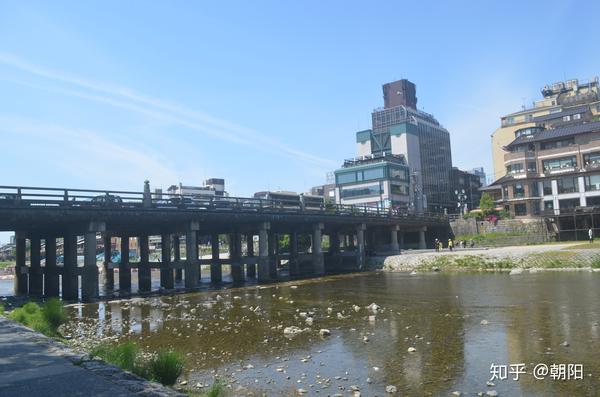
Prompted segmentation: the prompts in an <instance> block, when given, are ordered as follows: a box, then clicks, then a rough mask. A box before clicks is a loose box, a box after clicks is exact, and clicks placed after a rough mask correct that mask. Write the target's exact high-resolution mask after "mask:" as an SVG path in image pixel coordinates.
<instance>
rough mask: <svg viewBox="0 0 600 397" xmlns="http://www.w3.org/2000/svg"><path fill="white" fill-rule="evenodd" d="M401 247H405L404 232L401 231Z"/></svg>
mask: <svg viewBox="0 0 600 397" xmlns="http://www.w3.org/2000/svg"><path fill="white" fill-rule="evenodd" d="M400 249H401V250H403V249H404V233H403V232H400Z"/></svg>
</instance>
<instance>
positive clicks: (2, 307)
mask: <svg viewBox="0 0 600 397" xmlns="http://www.w3.org/2000/svg"><path fill="white" fill-rule="evenodd" d="M0 316H4V305H3V304H2V303H0Z"/></svg>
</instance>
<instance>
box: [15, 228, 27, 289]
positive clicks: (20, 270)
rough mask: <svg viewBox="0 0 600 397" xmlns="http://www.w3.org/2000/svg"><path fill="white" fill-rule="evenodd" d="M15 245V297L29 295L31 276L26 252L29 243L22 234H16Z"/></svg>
mask: <svg viewBox="0 0 600 397" xmlns="http://www.w3.org/2000/svg"><path fill="white" fill-rule="evenodd" d="M15 245H16V247H15V248H16V264H15V279H14V292H15V295H17V296H19V295H27V290H28V286H29V280H28V279H29V274H28V273H27V265H26V264H25V256H26V253H25V250H26V249H27V242H26V240H25V236H23V234H22V233H20V232H16V233H15Z"/></svg>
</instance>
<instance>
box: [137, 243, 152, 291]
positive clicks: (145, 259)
mask: <svg viewBox="0 0 600 397" xmlns="http://www.w3.org/2000/svg"><path fill="white" fill-rule="evenodd" d="M148 240H149V239H148V236H140V237H138V246H139V249H140V265H139V268H138V290H139V291H140V292H150V291H151V290H152V269H151V268H150V248H149V246H148V245H149V244H148Z"/></svg>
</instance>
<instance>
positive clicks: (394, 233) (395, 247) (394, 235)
mask: <svg viewBox="0 0 600 397" xmlns="http://www.w3.org/2000/svg"><path fill="white" fill-rule="evenodd" d="M398 230H400V226H398V225H395V226H392V230H390V239H391V242H390V250H391V251H392V252H393V253H394V254H399V253H400V245H399V244H398Z"/></svg>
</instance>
